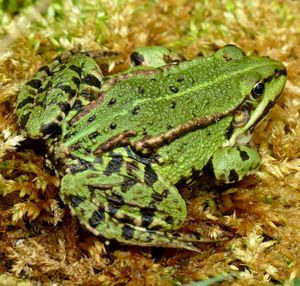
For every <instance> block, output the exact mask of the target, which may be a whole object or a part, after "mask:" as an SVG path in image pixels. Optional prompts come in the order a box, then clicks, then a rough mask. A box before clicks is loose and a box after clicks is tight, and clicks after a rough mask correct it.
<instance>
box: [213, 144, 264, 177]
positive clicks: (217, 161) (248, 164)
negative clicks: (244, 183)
mask: <svg viewBox="0 0 300 286" xmlns="http://www.w3.org/2000/svg"><path fill="white" fill-rule="evenodd" d="M260 161H261V159H260V155H259V154H258V152H257V150H256V149H253V148H250V147H248V146H233V147H224V148H221V149H219V150H217V151H216V152H215V153H214V155H213V157H212V159H211V167H212V171H213V173H214V176H215V178H216V180H217V181H218V182H220V183H233V182H236V181H239V180H241V179H243V178H244V177H245V176H247V175H249V174H250V173H251V172H252V171H254V170H255V169H257V168H258V166H259V164H260Z"/></svg>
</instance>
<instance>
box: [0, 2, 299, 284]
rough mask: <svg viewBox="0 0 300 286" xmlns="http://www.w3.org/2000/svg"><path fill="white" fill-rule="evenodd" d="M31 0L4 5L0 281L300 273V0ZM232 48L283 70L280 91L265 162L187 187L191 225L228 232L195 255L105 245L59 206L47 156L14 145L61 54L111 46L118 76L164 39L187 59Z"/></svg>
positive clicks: (183, 279)
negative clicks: (227, 178) (21, 108)
mask: <svg viewBox="0 0 300 286" xmlns="http://www.w3.org/2000/svg"><path fill="white" fill-rule="evenodd" d="M1 2H2V1H0V3H1ZM3 2H7V1H3ZM12 2H13V1H11V3H12ZM16 2H18V1H16ZM21 2H22V1H20V3H21ZM27 2H28V3H27ZM27 2H26V1H25V4H27V6H26V5H25V7H23V8H22V9H21V10H19V11H18V9H16V8H14V7H12V6H11V7H10V8H8V7H7V6H5V5H4V6H3V7H4V8H5V7H6V9H7V10H8V13H4V12H2V11H1V12H0V38H1V42H0V62H1V64H0V131H1V134H0V137H1V138H0V144H1V149H0V169H1V173H0V192H1V194H2V195H3V196H1V204H0V259H1V263H0V273H1V274H0V285H37V284H36V283H38V282H40V283H42V284H43V285H74V284H77V285H181V284H185V283H188V282H191V281H197V280H202V279H205V278H208V277H215V276H218V275H220V274H222V273H224V272H225V273H232V272H235V273H239V274H238V276H237V278H235V279H232V280H230V281H224V282H222V285H282V284H284V285H292V281H293V279H294V278H295V277H296V276H297V275H300V266H299V263H300V208H299V205H300V159H299V154H300V144H299V142H300V82H299V77H300V48H299V47H300V37H299V32H300V17H299V15H300V4H299V2H298V1H291V0H290V1H262V0H261V1H258V0H253V1H230V0H227V1H225V0H224V1H184V0H177V1H173V0H165V1H154V0H153V1H146V0H145V1H142V0H141V1H125V0H124V1H110V0H107V1H106V0H103V1H100V0H99V1H96V0H83V1H79V0H78V1H76V0H73V1H71V0H68V1H58V0H57V1H47V0H43V1H37V2H36V3H35V6H32V5H30V4H31V3H30V1H27ZM1 4H3V3H1ZM228 43H231V44H235V45H238V46H240V47H242V48H243V49H244V50H245V51H246V52H247V53H248V54H250V53H258V54H260V55H268V56H270V57H272V58H275V59H277V60H280V61H282V62H284V64H285V65H286V67H287V69H288V82H287V85H286V88H285V90H284V93H283V95H282V96H281V98H280V100H279V102H278V104H276V105H275V107H274V108H273V109H272V111H271V112H270V114H269V116H268V117H267V119H266V120H265V121H264V122H263V123H262V124H260V126H259V127H258V128H256V130H255V134H254V138H253V141H254V143H255V144H256V145H257V147H258V149H259V152H260V154H261V156H262V158H263V162H262V165H261V168H260V170H259V171H257V172H256V174H255V176H251V177H248V178H246V179H245V180H243V181H242V182H240V183H238V184H236V185H234V186H233V187H231V188H230V189H228V190H226V191H225V192H223V193H220V192H209V193H207V192H199V191H198V192H197V188H198V187H197V184H196V185H195V186H194V188H193V190H190V189H187V188H184V189H183V190H182V192H183V194H184V196H185V197H186V198H187V201H188V207H189V220H188V222H187V225H186V229H189V228H190V229H195V228H197V229H202V230H203V231H205V232H207V233H209V234H210V235H218V234H219V233H220V232H224V231H226V233H227V235H228V237H230V239H228V240H226V241H223V242H218V243H214V244H205V245H201V246H200V247H201V249H202V253H200V254H199V253H192V252H189V251H184V250H174V249H173V250H172V249H171V250H170V249H166V250H164V249H154V248H141V247H132V246H123V245H120V244H118V243H111V244H110V245H109V246H107V245H105V244H104V243H103V240H101V239H99V238H97V237H94V236H93V235H91V234H90V233H88V232H87V231H85V230H83V229H82V228H81V227H80V226H79V225H78V222H77V220H76V219H75V218H73V217H71V216H70V214H69V212H68V209H67V208H66V207H64V206H63V205H62V204H61V201H60V199H59V196H58V188H57V185H58V179H57V178H56V177H54V176H53V175H51V173H50V172H49V170H47V169H46V168H45V164H44V163H45V162H44V157H43V151H42V150H36V149H35V146H31V145H30V144H28V143H27V145H26V146H25V147H26V148H24V147H23V148H20V147H19V148H18V149H16V146H17V144H18V143H19V144H20V145H18V146H21V145H22V142H23V141H22V137H21V136H19V135H18V134H19V133H18V132H19V129H18V128H17V125H16V117H15V115H14V113H13V104H14V102H15V96H16V94H17V90H18V88H19V87H20V86H21V85H22V84H23V83H24V82H25V81H26V80H28V79H30V78H31V76H32V75H33V74H34V72H35V71H36V70H37V68H38V67H40V66H41V65H42V64H44V63H46V62H48V61H49V60H50V59H51V58H53V57H54V56H56V55H57V54H59V53H61V52H63V51H64V50H69V49H73V48H77V49H82V50H114V51H117V52H119V53H120V56H118V57H117V58H115V59H110V60H109V61H108V62H107V72H116V71H118V70H120V69H123V68H126V67H127V66H128V55H129V54H130V52H131V50H132V49H133V48H134V47H136V46H146V45H164V46H166V47H168V48H171V49H173V50H175V51H179V52H181V53H182V54H183V55H184V56H185V57H187V58H192V57H194V56H196V55H198V54H199V53H200V54H202V55H204V56H206V55H209V54H212V53H213V52H214V51H215V50H216V49H218V48H219V47H222V46H223V45H225V44H228ZM23 146H24V145H23ZM31 147H32V149H35V151H36V152H35V153H34V152H33V151H31V150H30V148H31ZM37 151H39V152H37ZM191 194H193V195H191ZM17 278H18V279H17ZM22 283H23V284H22ZM51 283H57V284H51Z"/></svg>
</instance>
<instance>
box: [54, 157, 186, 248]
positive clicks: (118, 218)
mask: <svg viewBox="0 0 300 286" xmlns="http://www.w3.org/2000/svg"><path fill="white" fill-rule="evenodd" d="M81 162H82V161H81ZM86 165H88V164H86ZM75 169H76V167H75ZM70 170H72V166H70ZM77 170H78V168H77ZM60 195H61V197H62V200H63V201H64V202H65V203H66V204H68V205H69V207H70V208H71V210H72V213H73V214H74V215H76V216H77V217H78V218H79V219H80V221H81V223H82V224H84V225H85V226H86V227H87V228H88V229H89V230H90V231H92V232H93V233H94V234H96V235H102V236H104V237H106V238H107V239H117V240H118V241H121V242H125V243H130V244H138V245H154V244H155V245H169V244H170V241H171V240H172V239H175V240H176V237H172V235H169V234H166V232H168V231H170V230H174V229H178V228H179V227H180V226H181V225H182V224H183V223H184V221H185V219H186V215H187V213H186V204H185V201H184V200H183V198H182V197H181V195H180V194H179V193H178V190H177V189H176V188H175V187H174V186H172V185H170V184H169V183H168V181H167V180H166V179H164V178H162V177H161V176H160V175H159V174H157V173H155V172H154V170H153V169H152V168H151V165H145V164H142V163H140V162H137V161H135V160H134V159H131V158H128V157H126V155H125V154H124V153H123V154H122V153H117V152H114V153H110V154H105V155H104V156H103V160H102V163H100V164H99V163H97V164H92V166H91V165H90V166H89V168H88V169H86V170H83V171H81V172H76V173H73V174H71V173H70V174H67V175H65V176H64V177H63V178H62V183H61V192H60ZM175 244H176V242H175V243H174V245H175ZM171 247H172V246H171ZM173 247H174V246H173Z"/></svg>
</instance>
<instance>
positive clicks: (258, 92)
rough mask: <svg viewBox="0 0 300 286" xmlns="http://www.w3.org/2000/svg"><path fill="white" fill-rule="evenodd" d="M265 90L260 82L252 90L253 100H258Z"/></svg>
mask: <svg viewBox="0 0 300 286" xmlns="http://www.w3.org/2000/svg"><path fill="white" fill-rule="evenodd" d="M264 90H265V86H264V84H263V83H262V82H258V83H257V84H256V85H255V86H254V88H253V89H252V96H253V98H254V99H257V98H259V97H260V96H261V95H262V94H263V92H264Z"/></svg>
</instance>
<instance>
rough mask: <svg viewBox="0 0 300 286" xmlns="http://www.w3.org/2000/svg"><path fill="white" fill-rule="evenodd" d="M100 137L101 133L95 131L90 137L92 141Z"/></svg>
mask: <svg viewBox="0 0 300 286" xmlns="http://www.w3.org/2000/svg"><path fill="white" fill-rule="evenodd" d="M99 135H100V133H99V132H98V131H94V132H92V133H90V134H89V135H88V136H89V138H90V139H95V138H96V137H97V136H99Z"/></svg>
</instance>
